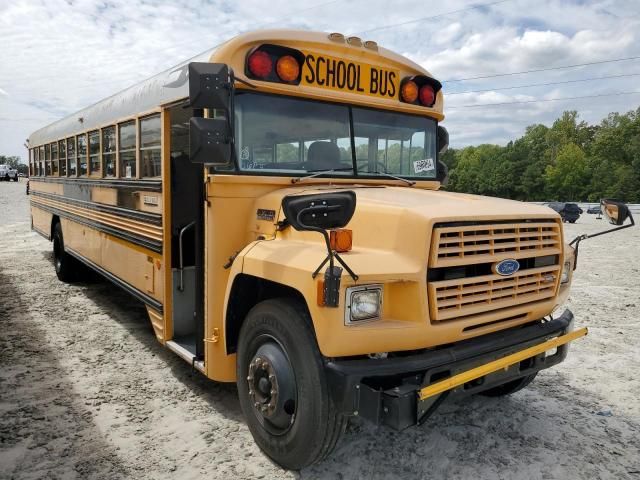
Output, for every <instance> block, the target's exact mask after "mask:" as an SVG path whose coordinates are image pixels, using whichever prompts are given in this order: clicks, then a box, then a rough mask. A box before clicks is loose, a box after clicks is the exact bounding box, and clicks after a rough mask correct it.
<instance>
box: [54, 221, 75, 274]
mask: <svg viewBox="0 0 640 480" xmlns="http://www.w3.org/2000/svg"><path fill="white" fill-rule="evenodd" d="M53 264H54V266H55V269H56V275H57V276H58V280H61V281H63V282H73V281H74V280H75V279H76V267H77V264H76V261H75V259H74V258H73V257H71V255H69V254H68V253H66V252H65V251H64V240H63V238H62V226H61V225H60V223H59V222H58V223H56V225H55V226H54V227H53Z"/></svg>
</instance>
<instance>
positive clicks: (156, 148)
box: [140, 114, 161, 178]
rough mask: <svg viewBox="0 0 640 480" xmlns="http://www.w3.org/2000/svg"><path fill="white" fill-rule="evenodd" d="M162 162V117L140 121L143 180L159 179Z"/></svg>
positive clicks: (154, 116) (152, 117) (155, 116)
mask: <svg viewBox="0 0 640 480" xmlns="http://www.w3.org/2000/svg"><path fill="white" fill-rule="evenodd" d="M160 168H161V161H160V115H159V114H158V115H153V116H151V117H147V118H143V119H141V120H140V169H141V171H142V172H141V173H142V177H143V178H154V177H159V176H160V174H161V171H160Z"/></svg>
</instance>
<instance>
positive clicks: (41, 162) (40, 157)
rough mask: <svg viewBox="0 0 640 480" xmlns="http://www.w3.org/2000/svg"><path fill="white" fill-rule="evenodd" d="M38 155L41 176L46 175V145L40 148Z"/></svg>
mask: <svg viewBox="0 0 640 480" xmlns="http://www.w3.org/2000/svg"><path fill="white" fill-rule="evenodd" d="M39 152H40V153H38V158H39V159H40V175H45V167H44V145H41V146H40V149H39Z"/></svg>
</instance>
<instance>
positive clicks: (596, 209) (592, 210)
mask: <svg viewBox="0 0 640 480" xmlns="http://www.w3.org/2000/svg"><path fill="white" fill-rule="evenodd" d="M587 213H591V214H598V215H600V214H601V213H602V211H601V210H600V205H593V206H591V207H589V208H587Z"/></svg>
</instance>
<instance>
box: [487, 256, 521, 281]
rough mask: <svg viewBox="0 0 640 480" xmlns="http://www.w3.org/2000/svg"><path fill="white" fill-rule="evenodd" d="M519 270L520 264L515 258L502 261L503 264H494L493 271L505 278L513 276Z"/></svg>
mask: <svg viewBox="0 0 640 480" xmlns="http://www.w3.org/2000/svg"><path fill="white" fill-rule="evenodd" d="M518 270H520V264H519V263H518V261H517V260H514V259H513V258H508V259H506V260H502V261H501V262H498V263H494V264H493V271H494V272H495V273H497V274H498V275H502V276H503V277H506V276H509V275H513V274H514V273H516V272H517V271H518Z"/></svg>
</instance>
